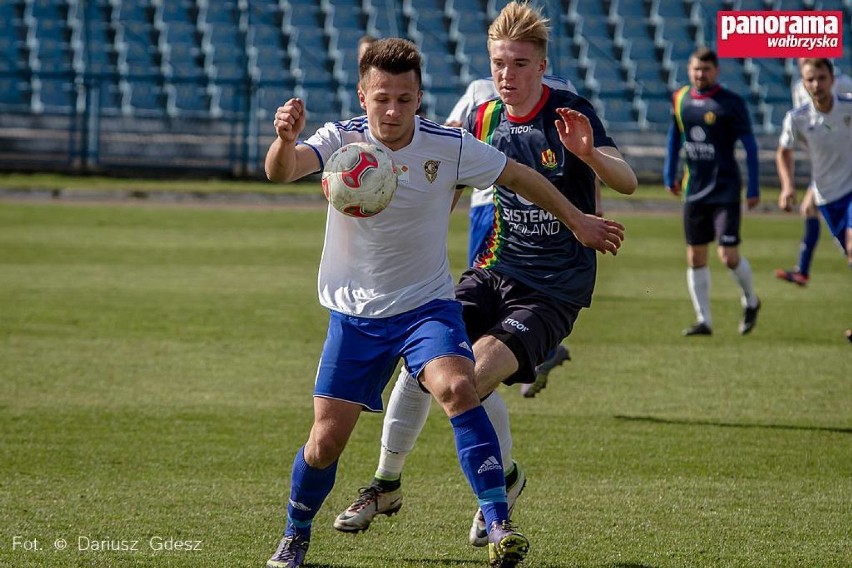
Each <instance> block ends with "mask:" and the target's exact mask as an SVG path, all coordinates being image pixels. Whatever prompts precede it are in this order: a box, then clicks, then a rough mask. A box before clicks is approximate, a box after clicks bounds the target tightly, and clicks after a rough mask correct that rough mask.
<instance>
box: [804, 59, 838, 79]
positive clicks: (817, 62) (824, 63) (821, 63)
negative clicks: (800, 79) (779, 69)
mask: <svg viewBox="0 0 852 568" xmlns="http://www.w3.org/2000/svg"><path fill="white" fill-rule="evenodd" d="M805 65H813V66H814V68H815V69H819V68H820V67H825V68H826V69H828V74H829V75H831V76H832V77H834V63H832V62H831V59H828V58H827V57H805V58H804V59H802V61H801V63H800V64H799V66H800V67H804V66H805Z"/></svg>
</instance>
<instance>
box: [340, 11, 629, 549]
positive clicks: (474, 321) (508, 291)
mask: <svg viewBox="0 0 852 568" xmlns="http://www.w3.org/2000/svg"><path fill="white" fill-rule="evenodd" d="M546 24H547V20H546V19H544V18H543V17H542V16H541V14H540V12H538V11H537V10H536V9H534V8H532V7H531V6H530V5H528V4H527V3H521V2H517V1H512V2H510V3H509V4H507V5H506V6H505V7H504V8H503V10H502V11H501V12H500V14H499V15H498V16H497V18H496V19H495V20H494V22H493V23H492V24H491V26H490V27H489V31H488V51H489V55H490V58H491V72H492V79H493V81H494V84H495V86H496V88H497V92H498V93H499V95H500V96H499V98H498V99H495V100H492V101H489V102H487V103H486V104H483V105H481V106H479V107H478V108H477V109H475V110H474V112H472V113H471V114H470V115H469V116H468V117H467V119H466V125H465V130H466V131H467V132H470V133H472V134H473V135H474V136H476V137H477V138H479V139H480V140H483V141H487V142H488V143H489V144H490V145H492V146H493V147H495V148H498V149H500V150H501V151H502V152H504V153H506V154H507V155H511V156H513V157H514V159H516V160H518V161H520V162H521V163H524V164H526V165H528V166H529V167H531V168H534V169H536V170H537V171H538V172H540V173H541V174H542V175H543V176H545V177H546V178H547V179H549V180H551V181H552V182H553V184H554V185H555V186H556V187H557V188H559V191H560V192H561V193H562V194H563V195H564V196H566V197H567V198H568V199H569V200H570V201H571V202H572V203H573V204H574V205H575V206H576V207H577V208H578V209H580V210H581V211H583V212H584V213H586V214H588V215H593V214H594V211H595V190H594V178H595V175H596V174H597V175H598V176H599V177H600V178H601V180H602V181H603V182H605V183H606V184H607V185H608V186H609V187H611V188H613V189H615V190H616V191H619V192H620V193H624V194H630V193H633V191H635V189H636V185H637V182H636V176H635V174H634V173H633V170H632V169H631V168H630V166H629V165H628V164H627V162H626V161H625V160H624V159H623V157H622V156H621V153H620V152H619V151H618V149H617V148H616V146H615V143H614V142H613V140H612V139H611V138H610V137H609V136H608V135H607V134H606V132H605V130H604V127H603V125H602V124H601V121H600V120H599V119H598V117H597V115H596V114H595V111H594V108H593V107H592V105H591V103H589V101H587V100H585V99H583V98H582V97H579V96H578V95H576V94H573V93H570V92H568V91H556V90H552V89H550V88H549V87H547V86H546V85H543V84H542V77H543V75H544V70H545V68H546V66H547V59H546V54H547V41H548V29H547V25H546ZM474 187H478V186H474ZM516 189H517V188H509V187H507V186H506V185H505V184H503V183H501V182H500V181H499V180H498V182H497V183H496V184H495V198H494V199H495V207H496V211H497V212H496V214H495V219H494V223H495V227H494V230H493V231H492V235H491V238H490V239H489V243H488V245H489V246H488V248H487V250H486V252H485V253H484V254H482V255H480V256H479V259H478V260H477V262H476V265H475V266H474V267H472V268H470V269H469V270H467V271H466V272H465V273H464V274H463V275H462V277H461V280H460V282H459V283H458V284H457V285H456V298H457V299H458V300H459V301H460V302H461V304H462V306H463V316H464V320H465V326H466V328H467V330H468V334H469V335H470V338H471V339H472V340H473V341H474V347H473V351H474V355H475V358H476V367H475V379H476V388H477V394H479V396H480V397H481V398H482V399H483V400H482V405H483V407H485V409H486V412H487V413H488V416H489V418H491V421H492V423H493V424H494V427H495V430H496V431H497V435H498V438H499V440H500V450H501V454H502V456H503V462H504V464H506V471H505V475H506V485H507V496H508V499H509V507H510V510H511V507H512V505H513V504H514V499H517V497H518V495H519V494H520V492H521V490H522V489H523V487H524V484H525V482H526V477H525V475H524V473H523V470H522V469H521V468H520V466H518V465H517V464H516V463H515V462H514V460H512V458H511V448H512V436H511V431H510V429H509V416H508V411H507V409H506V405H505V403H504V402H503V401H502V399H500V397H499V395H498V394H497V393H496V392H495V391H494V389H495V388H497V386H499V385H500V384H501V383H506V384H513V383H517V382H520V383H528V382H531V381H533V380H534V378H535V374H534V369H535V366H536V364H537V363H539V362H540V361H541V360H542V359H543V358H544V356H545V354H546V353H547V352H548V350H549V349H551V347H552V346H553V345H556V344H557V343H558V342H559V341H561V340H562V339H563V338H565V337H566V336H567V335H568V334H569V333H571V330H572V329H573V326H574V323H575V322H576V319H577V316H578V315H579V313H580V310H582V309H583V308H585V307H588V306H589V305H590V302H591V299H592V292H593V289H594V284H595V272H596V260H597V259H596V256H595V251H594V250H592V249H590V248H588V247H585V246H583V244H582V243H580V242H579V241H578V240H577V239H576V238H575V237H574V235H572V233H571V231H570V230H568V229H567V227H565V226H564V225H563V224H562V223H560V222H559V220H558V219H555V218H554V217H553V215H551V214H550V213H548V212H546V211H544V210H543V209H541V208H540V207H538V206H536V205H535V204H533V203H531V202H530V201H529V199H528V198H526V197H524V196H523V195H521V194H519V193H517V191H516ZM429 402H430V401H429V398H428V397H427V396H426V395H425V394H424V393H423V392H421V389H420V388H419V386H418V385H417V384H416V382H415V381H412V380H411V378H410V376H409V375H408V374H407V373H405V372H403V373H401V374H400V376H399V378H398V379H397V382H396V384H395V386H394V389H393V392H392V393H391V397H390V401H389V403H388V413H387V415H386V417H385V421H384V429H383V433H382V448H381V451H380V457H379V465H378V468H377V470H376V473H375V477H374V479H373V482H372V483H371V485H370V486H369V487H366V488H364V489H363V490H361V492H360V495H359V497H358V499H357V500H356V501H355V502H354V503H353V504H352V505H351V506H350V507H349V508H348V509H347V510H346V511H344V512H342V513H341V514H340V515H339V516H338V517H337V519H336V520H335V523H334V526H335V528H337V529H338V530H341V531H348V532H357V531H362V530H366V529H367V528H368V527H369V525H370V523H371V522H372V520H373V518H374V517H375V516H376V515H377V514H392V513H395V512H396V511H398V510H399V508H400V507H401V505H402V490H401V474H402V469H403V465H404V462H405V458H406V456H407V454H408V453H410V452H411V450H412V449H413V447H414V443H415V440H416V438H417V436H418V434H419V433H420V431H421V429H422V428H423V425H424V423H425V421H426V417H427V416H428V413H429ZM482 512H483V511H477V512H476V514H475V515H474V519H473V524H472V526H471V530H470V534H469V540H470V543H471V544H473V545H474V546H484V545H485V544H487V542H488V540H487V534H486V531H487V523H486V522H484V520H483V518H482Z"/></svg>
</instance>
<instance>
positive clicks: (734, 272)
mask: <svg viewBox="0 0 852 568" xmlns="http://www.w3.org/2000/svg"><path fill="white" fill-rule="evenodd" d="M729 270H730V273H731V278H733V279H734V282H736V283H737V285H738V286H739V287H740V288H741V289H742V291H743V295H742V299H741V302H742V306H743V307H744V308H754V307H755V306H757V301H758V300H757V294H755V293H754V286H753V285H752V282H751V265H750V264H749V263H748V260H746V258H745V257H744V256H741V257H740V263H739V264H738V265H737V267H736V268H732V269H729Z"/></svg>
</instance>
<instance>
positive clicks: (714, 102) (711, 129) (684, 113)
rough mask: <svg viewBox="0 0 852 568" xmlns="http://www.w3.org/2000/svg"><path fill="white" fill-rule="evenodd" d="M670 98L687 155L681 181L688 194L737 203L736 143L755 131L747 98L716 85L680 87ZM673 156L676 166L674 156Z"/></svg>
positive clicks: (688, 197) (693, 199) (696, 199)
mask: <svg viewBox="0 0 852 568" xmlns="http://www.w3.org/2000/svg"><path fill="white" fill-rule="evenodd" d="M672 104H673V107H674V112H673V113H672V120H673V128H674V129H676V131H675V132H676V133H678V134H679V135H680V142H681V144H682V145H683V149H684V153H685V155H686V161H685V162H686V168H685V172H684V177H683V182H682V184H681V186H682V190H683V195H684V200H685V201H689V202H691V203H697V202H701V203H739V202H740V199H741V195H740V194H741V189H742V181H741V179H740V169H739V166H738V165H737V161H736V158H735V157H734V147H735V146H736V143H737V140H738V139H739V138H740V137H742V136H746V135H751V132H752V130H751V119H750V118H749V114H748V109H747V108H746V103H745V101H744V100H743V99H742V97H740V96H739V95H737V94H736V93H734V92H732V91H729V90H728V89H725V88H724V87H722V86H721V85H715V86H714V87H712V88H710V89H708V90H707V91H705V92H703V93H699V92H697V91H696V90H695V89H692V88H690V87H682V88H681V89H679V90H678V91H677V92H676V93H675V94H674V95H673V97H672ZM675 151H676V150H675ZM674 162H675V165H674V166H673V167H674V168H675V170H676V167H677V166H676V163H677V160H676V157H674Z"/></svg>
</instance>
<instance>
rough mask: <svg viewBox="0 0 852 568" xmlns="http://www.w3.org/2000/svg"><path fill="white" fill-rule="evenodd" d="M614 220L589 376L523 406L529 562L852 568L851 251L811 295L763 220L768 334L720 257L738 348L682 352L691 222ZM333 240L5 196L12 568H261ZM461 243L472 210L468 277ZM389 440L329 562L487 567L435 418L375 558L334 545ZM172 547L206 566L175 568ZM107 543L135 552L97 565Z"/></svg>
mask: <svg viewBox="0 0 852 568" xmlns="http://www.w3.org/2000/svg"><path fill="white" fill-rule="evenodd" d="M614 216H615V217H616V218H618V219H619V220H621V221H623V222H624V223H625V224H626V225H627V227H628V239H627V241H626V242H625V244H624V247H623V249H622V252H621V253H620V254H619V256H618V257H616V258H612V257H610V256H607V257H601V263H600V273H599V277H598V286H597V293H596V296H595V303H594V306H593V308H592V309H591V310H586V311H584V312H583V314H582V315H581V317H580V320H579V322H578V325H577V328H576V330H575V333H574V334H573V335H572V337H571V338H570V340H569V341H568V342H567V344H568V345H569V346H570V348H571V353H572V356H573V358H574V361H573V362H570V363H566V364H565V365H564V366H563V367H560V368H558V369H557V370H555V371H554V372H553V373H552V375H551V381H550V384H549V386H548V388H547V389H546V390H545V391H544V392H542V393H541V394H540V395H539V396H538V397H537V398H535V399H533V400H528V399H523V398H522V397H521V396H520V395H519V393H518V392H517V388H514V389H503V391H502V392H503V395H504V397H505V399H506V401H507V404H508V405H509V408H510V412H511V415H512V423H513V429H514V438H515V457H516V459H518V460H519V461H521V462H522V463H523V464H524V465H525V467H526V469H527V472H528V475H529V478H530V481H529V485H528V487H527V490H526V492H525V493H524V495H523V496H522V497H521V500H520V501H519V504H518V508H517V511H516V515H515V519H516V521H517V522H518V524H519V526H520V527H521V528H522V529H523V530H524V532H525V533H526V534H527V535H528V536H529V537H530V538H531V540H532V552H531V554H530V557H529V560H528V562H527V564H526V565H528V566H530V567H543V568H550V567H564V566H572V567H573V566H576V567H606V568H641V567H646V568H650V567H682V566H694V567H719V566H743V567H763V566H766V567H770V566H771V567H781V566H790V567H793V566H796V567H798V566H822V567H832V566H837V567H840V566H848V565H849V564H850V561H852V537H850V528H849V526H850V525H849V518H850V503H852V459H850V456H852V418H850V413H849V409H850V408H852V386H850V383H849V349H850V346H849V345H848V342H846V340H845V339H844V338H843V337H842V332H843V329H844V328H845V327H848V326H849V325H852V313H850V304H849V302H848V298H849V272H848V270H847V269H846V267H845V265H844V264H845V263H844V262H843V259H842V257H840V255H839V254H838V253H837V251H836V250H835V249H834V247H833V245H831V244H829V241H828V238H827V237H824V239H823V243H822V244H821V245H820V248H819V250H818V252H817V256H816V260H815V263H814V267H813V275H814V276H813V280H812V283H811V285H810V286H809V287H808V288H807V289H799V288H796V287H794V286H792V285H789V284H786V283H782V282H780V281H776V280H775V279H774V277H773V276H772V273H771V272H772V270H773V269H774V268H775V267H777V266H788V265H790V264H791V261H792V260H793V255H794V253H795V248H796V243H797V240H798V238H799V236H800V232H801V221H800V220H799V218H798V217H794V216H790V217H781V216H746V217H745V222H744V241H745V242H744V245H743V252H744V254H745V255H746V256H747V257H748V258H749V260H750V261H751V263H752V267H753V269H754V272H755V281H756V286H757V290H758V293H759V294H760V296H761V298H762V300H763V304H764V308H763V310H762V311H761V314H760V321H759V324H758V327H757V328H756V330H755V331H754V333H753V334H752V335H750V336H748V337H740V336H739V335H737V333H736V325H737V320H738V318H739V317H740V309H739V307H738V299H737V293H736V290H735V287H734V284H733V283H732V282H731V280H730V278H729V277H728V275H727V274H726V272H725V270H723V269H722V268H721V266H720V264H719V262H718V260H717V259H715V258H713V259H712V264H711V270H712V274H713V290H712V297H713V309H714V319H715V335H714V336H713V337H712V338H692V339H685V338H682V337H681V336H680V330H681V329H682V328H683V327H685V326H686V325H687V324H689V323H691V322H692V319H693V314H692V309H691V306H690V303H689V299H688V296H687V292H686V283H685V277H684V246H683V244H682V235H681V229H680V221H679V219H678V218H677V217H676V216H655V215H647V214H642V215H630V214H621V215H614ZM323 226H324V212H323V211H319V210H285V209H242V210H241V209H196V208H130V207H123V206H100V205H85V206H83V205H73V206H66V205H61V204H60V205H41V204H23V205H22V204H2V203H0V362H2V364H0V385H2V390H0V393H2V394H0V431H2V434H3V435H2V437H0V453H2V455H3V459H2V461H0V527H2V530H0V566H15V567H17V568H26V567H42V566H87V567H88V566H92V567H113V566H122V567H125V566H150V567H164V566H167V567H192V568H198V567H199V566H230V567H243V566H245V567H257V566H262V565H264V562H265V560H266V558H268V556H269V555H270V554H271V553H272V552H273V550H274V549H275V546H276V544H277V540H278V534H279V532H280V530H281V528H282V519H283V513H284V503H285V497H286V494H287V491H288V488H289V470H290V464H291V463H292V458H293V455H294V453H295V452H296V450H297V448H298V447H299V446H300V445H301V444H302V443H303V441H304V439H305V437H306V435H307V429H308V427H309V425H310V421H311V414H312V412H311V404H310V393H311V389H312V381H313V376H314V372H315V368H316V360H317V357H318V354H319V352H320V349H321V345H322V340H323V338H324V332H325V325H326V316H325V314H324V312H323V310H322V309H321V308H320V307H319V306H318V304H317V301H316V294H315V286H316V266H317V262H318V260H319V253H320V248H321V240H322V231H323ZM465 227H466V220H465V217H464V214H463V213H457V214H455V215H454V217H453V224H452V234H451V251H450V254H451V258H452V259H453V260H454V271H455V273H456V274H458V273H459V272H460V271H461V269H462V266H461V264H460V263H461V262H463V259H464V257H465V251H466V248H465V247H466V242H465ZM841 298H847V300H846V302H845V303H842V302H841V303H838V299H841ZM380 429H381V417H380V416H377V415H364V416H363V418H362V420H361V422H360V424H359V425H358V428H357V429H356V431H355V433H354V435H353V437H352V439H351V442H350V444H349V447H348V448H347V451H346V452H345V453H344V456H343V458H342V460H341V465H340V469H339V474H338V481H337V485H336V487H335V489H334V491H333V492H332V493H331V495H330V496H329V499H328V500H327V502H326V504H325V506H324V508H323V510H322V511H321V512H320V514H319V516H318V518H317V521H316V524H315V529H314V539H313V543H312V549H311V551H310V553H309V555H308V560H309V563H310V565H311V566H315V567H335V568H359V567H364V568H367V567H370V568H374V567H393V568H408V567H424V566H425V567H438V566H441V567H454V566H462V567H464V566H483V565H485V563H486V562H485V553H484V551H483V550H480V549H473V548H471V547H470V546H468V545H467V542H466V541H467V529H468V527H469V523H470V518H471V516H472V514H473V512H474V509H475V506H474V500H473V497H472V495H471V494H470V491H469V489H468V487H467V485H466V483H465V482H464V480H463V478H462V475H461V472H460V470H459V467H458V465H457V463H456V461H455V453H454V451H453V448H452V442H451V439H452V438H451V431H450V428H449V425H448V423H447V421H446V418H445V417H444V416H443V415H442V414H441V413H440V411H439V410H438V409H437V408H434V409H433V412H432V415H431V417H430V419H429V421H428V423H427V426H426V429H425V431H424V433H423V435H422V437H421V439H420V441H419V444H418V446H417V449H416V450H415V452H414V453H413V454H412V456H411V457H410V458H409V462H408V467H407V469H406V474H405V476H404V488H405V498H406V501H405V506H404V507H403V509H402V511H401V513H400V514H399V515H398V516H395V517H392V518H386V517H380V518H379V519H378V520H377V521H376V522H375V523H374V525H373V527H372V528H371V529H370V531H368V532H367V533H365V534H362V535H358V536H354V537H353V536H351V535H344V534H340V533H337V532H336V531H334V530H333V529H332V528H331V521H332V520H333V518H334V516H335V515H336V514H337V513H338V512H339V511H340V510H342V509H343V508H345V507H346V506H347V505H348V504H349V503H350V502H351V500H352V498H353V497H354V496H355V495H356V489H357V488H358V487H359V486H360V485H363V484H365V483H366V482H367V481H368V480H369V479H370V477H371V475H372V473H373V469H374V466H375V460H376V457H377V454H378V439H379V435H380ZM16 537H19V538H16ZM81 537H82V538H81ZM60 538H62V539H65V540H66V541H67V542H68V548H67V549H65V550H60V551H57V550H56V549H55V547H54V541H56V539H60ZM152 538H155V540H154V544H155V545H156V544H157V543H159V542H162V541H161V540H156V539H158V538H159V539H169V538H171V539H172V540H173V541H190V544H191V545H192V544H193V543H194V541H201V550H200V551H177V550H168V549H165V550H152V549H151V540H150V539H152ZM34 539H35V540H37V541H38V547H39V550H24V547H25V546H26V545H27V543H29V544H30V545H31V543H32V541H33V540H34ZM85 539H90V540H89V543H91V541H101V540H108V541H113V544H112V545H111V546H119V545H120V543H119V542H118V541H125V543H126V544H128V545H129V544H130V543H131V542H132V541H139V542H138V545H137V546H138V548H139V551H138V552H132V551H96V550H92V547H91V544H89V550H82V551H81V550H78V547H79V545H83V546H84V548H85V545H86V542H87V541H86V540H85ZM165 542H168V540H165Z"/></svg>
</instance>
